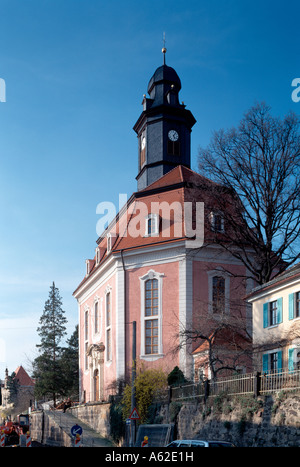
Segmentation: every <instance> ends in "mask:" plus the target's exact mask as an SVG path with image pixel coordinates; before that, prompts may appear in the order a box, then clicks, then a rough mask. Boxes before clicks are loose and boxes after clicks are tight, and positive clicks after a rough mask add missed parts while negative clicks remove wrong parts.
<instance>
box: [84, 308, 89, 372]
mask: <svg viewBox="0 0 300 467" xmlns="http://www.w3.org/2000/svg"><path fill="white" fill-rule="evenodd" d="M88 346H89V312H88V310H87V311H85V312H84V369H85V370H88V368H89V357H88V356H87V350H88Z"/></svg>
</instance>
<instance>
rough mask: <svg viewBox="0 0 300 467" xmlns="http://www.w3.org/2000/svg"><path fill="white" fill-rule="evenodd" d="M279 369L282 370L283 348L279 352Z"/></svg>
mask: <svg viewBox="0 0 300 467" xmlns="http://www.w3.org/2000/svg"><path fill="white" fill-rule="evenodd" d="M277 360H278V371H282V350H279V352H278V353H277Z"/></svg>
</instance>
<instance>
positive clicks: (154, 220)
mask: <svg viewBox="0 0 300 467" xmlns="http://www.w3.org/2000/svg"><path fill="white" fill-rule="evenodd" d="M158 233H159V232H158V215H157V214H149V216H147V217H146V232H145V236H146V237H154V236H157V235H158Z"/></svg>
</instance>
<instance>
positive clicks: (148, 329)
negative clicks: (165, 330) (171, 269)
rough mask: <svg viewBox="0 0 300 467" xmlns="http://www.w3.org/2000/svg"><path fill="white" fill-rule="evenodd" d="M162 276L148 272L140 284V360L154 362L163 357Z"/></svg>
mask: <svg viewBox="0 0 300 467" xmlns="http://www.w3.org/2000/svg"><path fill="white" fill-rule="evenodd" d="M163 277H164V274H161V273H157V272H155V271H153V270H151V271H149V272H148V273H147V274H145V276H143V277H140V282H141V358H142V359H144V360H149V361H154V360H157V359H158V358H161V357H163V344H162V342H163V341H162V288H163V287H162V284H163Z"/></svg>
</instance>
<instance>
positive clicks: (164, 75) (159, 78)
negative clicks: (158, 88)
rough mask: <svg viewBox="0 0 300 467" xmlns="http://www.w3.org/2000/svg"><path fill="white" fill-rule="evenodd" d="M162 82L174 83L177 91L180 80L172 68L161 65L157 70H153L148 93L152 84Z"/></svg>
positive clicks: (179, 87)
mask: <svg viewBox="0 0 300 467" xmlns="http://www.w3.org/2000/svg"><path fill="white" fill-rule="evenodd" d="M162 82H164V83H169V84H174V85H175V86H176V87H177V90H178V91H179V90H180V89H181V81H180V78H179V76H178V74H177V73H176V71H175V70H174V68H172V67H170V66H167V65H162V66H160V67H159V68H157V70H156V71H155V72H154V75H153V76H152V78H151V79H150V81H149V84H148V93H149V94H151V91H152V89H153V86H155V85H156V84H158V83H162Z"/></svg>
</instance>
